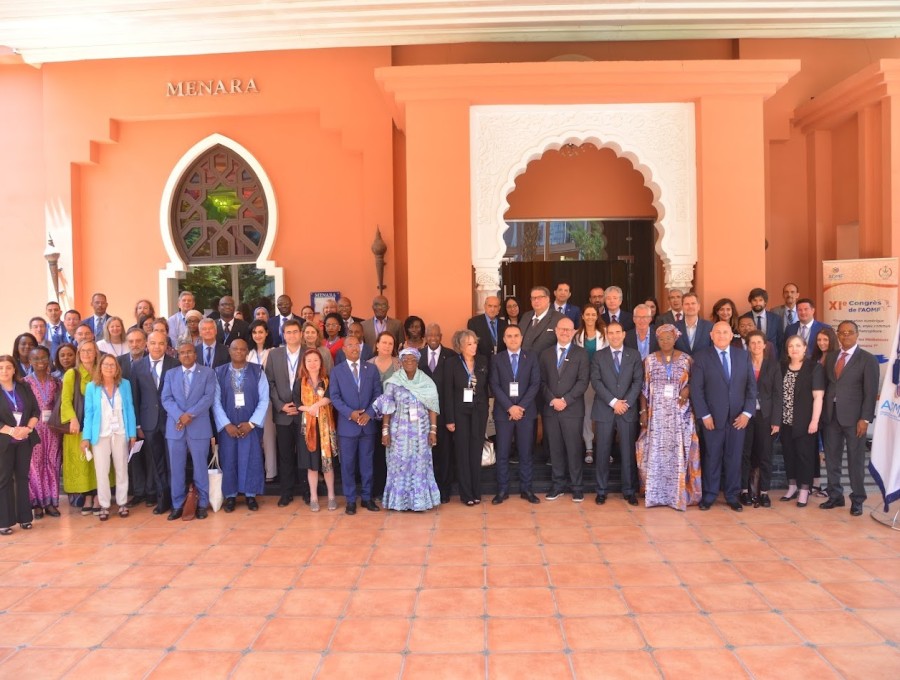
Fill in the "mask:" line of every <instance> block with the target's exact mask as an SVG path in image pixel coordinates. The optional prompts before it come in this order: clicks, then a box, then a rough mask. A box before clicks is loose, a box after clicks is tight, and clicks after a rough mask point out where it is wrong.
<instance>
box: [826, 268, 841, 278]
mask: <svg viewBox="0 0 900 680" xmlns="http://www.w3.org/2000/svg"><path fill="white" fill-rule="evenodd" d="M842 278H844V275H843V274H841V268H840V267H832V268H831V273H830V274H829V275H828V280H829V281H840V280H841V279H842Z"/></svg>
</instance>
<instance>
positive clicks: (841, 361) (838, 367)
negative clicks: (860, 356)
mask: <svg viewBox="0 0 900 680" xmlns="http://www.w3.org/2000/svg"><path fill="white" fill-rule="evenodd" d="M846 363H847V353H846V352H841V356H839V357H838V360H837V364H835V367H834V377H835V378H840V377H841V373H843V372H844V365H845V364H846Z"/></svg>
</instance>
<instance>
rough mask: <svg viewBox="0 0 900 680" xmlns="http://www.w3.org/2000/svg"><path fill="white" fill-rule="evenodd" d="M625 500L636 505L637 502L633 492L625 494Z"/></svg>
mask: <svg viewBox="0 0 900 680" xmlns="http://www.w3.org/2000/svg"><path fill="white" fill-rule="evenodd" d="M625 500H626V501H628V505H637V504H638V499H637V496H635V495H634V494H629V495H628V496H625Z"/></svg>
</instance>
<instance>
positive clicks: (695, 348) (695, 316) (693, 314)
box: [675, 293, 712, 356]
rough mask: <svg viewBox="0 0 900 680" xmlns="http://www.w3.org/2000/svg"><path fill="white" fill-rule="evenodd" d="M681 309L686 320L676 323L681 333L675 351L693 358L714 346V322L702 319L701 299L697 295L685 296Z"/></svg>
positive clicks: (689, 294) (687, 294)
mask: <svg viewBox="0 0 900 680" xmlns="http://www.w3.org/2000/svg"><path fill="white" fill-rule="evenodd" d="M681 309H682V311H683V312H684V318H683V319H682V320H681V321H678V322H676V323H675V328H677V329H678V331H679V332H680V333H681V335H680V336H679V337H678V340H676V341H675V349H677V350H680V351H682V352H684V353H685V354H687V355H691V356H693V354H694V353H695V352H699V351H700V350H701V349H704V348H705V347H709V346H710V345H712V340H711V336H710V333H712V322H711V321H707V320H706V319H701V318H700V298H698V297H697V294H696V293H685V294H684V296H683V297H682V298H681Z"/></svg>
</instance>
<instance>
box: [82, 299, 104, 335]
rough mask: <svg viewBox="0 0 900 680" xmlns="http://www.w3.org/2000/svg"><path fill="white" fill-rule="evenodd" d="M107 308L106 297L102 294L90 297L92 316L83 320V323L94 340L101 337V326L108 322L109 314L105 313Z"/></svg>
mask: <svg viewBox="0 0 900 680" xmlns="http://www.w3.org/2000/svg"><path fill="white" fill-rule="evenodd" d="M107 306H108V305H107V302H106V295H104V294H103V293H94V294H93V295H92V296H91V307H93V308H94V315H93V316H89V317H88V318H87V319H85V320H84V323H86V324H87V325H88V326H90V328H91V330H92V331H93V332H94V337H95V338H102V337H103V326H105V325H106V322H107V321H109V314H107V313H106V308H107Z"/></svg>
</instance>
